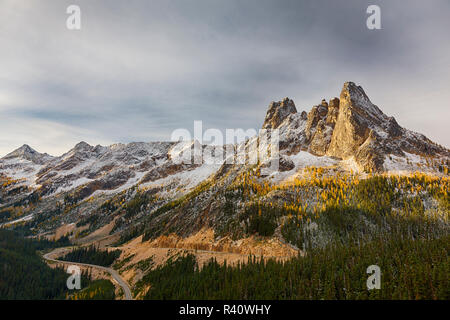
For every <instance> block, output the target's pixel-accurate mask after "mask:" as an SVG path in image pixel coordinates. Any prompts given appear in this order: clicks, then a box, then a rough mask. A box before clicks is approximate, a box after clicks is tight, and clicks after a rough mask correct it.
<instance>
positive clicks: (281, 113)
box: [263, 97, 297, 129]
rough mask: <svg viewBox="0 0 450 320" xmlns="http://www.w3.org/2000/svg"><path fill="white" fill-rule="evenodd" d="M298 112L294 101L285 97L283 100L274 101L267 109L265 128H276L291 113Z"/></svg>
mask: <svg viewBox="0 0 450 320" xmlns="http://www.w3.org/2000/svg"><path fill="white" fill-rule="evenodd" d="M293 113H297V109H296V108H295V104H294V101H292V100H291V99H289V98H287V97H286V98H284V99H283V100H282V101H277V102H275V101H272V102H271V103H270V105H269V108H268V109H267V113H266V118H265V119H264V124H263V129H276V128H278V126H279V125H280V124H281V123H282V122H283V121H284V119H286V118H287V117H288V116H289V115H290V114H293Z"/></svg>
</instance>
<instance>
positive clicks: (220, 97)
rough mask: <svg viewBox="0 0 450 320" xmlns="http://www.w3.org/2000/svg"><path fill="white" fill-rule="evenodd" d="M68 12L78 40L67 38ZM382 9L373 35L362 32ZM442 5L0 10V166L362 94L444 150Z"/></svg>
mask: <svg viewBox="0 0 450 320" xmlns="http://www.w3.org/2000/svg"><path fill="white" fill-rule="evenodd" d="M74 2H76V4H78V5H79V6H80V7H81V11H82V30H80V31H69V30H68V29H67V28H66V26H65V20H66V18H67V14H66V8H67V6H69V5H70V4H72V3H74ZM369 4H378V5H380V7H381V14H382V30H375V31H372V30H368V29H367V28H366V18H367V14H366V8H367V6H368V5H369ZM449 10H450V3H449V2H448V1H446V0H435V1H428V2H423V1H408V2H407V3H406V2H405V1H399V0H393V1H389V2H387V1H360V0H351V1H348V0H345V1H344V0H335V1H321V0H319V1H317V0H316V1H295V0H292V1H288V0H281V1H266V0H246V1H238V0H227V1H223V0H213V1H211V0H195V1H183V0H178V1H170V0H161V1H156V0H154V1H143V0H142V1H105V0H102V1H82V0H78V1H58V2H55V1H44V0H43V1H17V0H3V1H1V2H0V42H1V43H2V50H0V66H1V68H0V70H1V72H0V119H1V120H2V121H1V125H0V155H4V154H6V153H8V152H10V151H12V150H13V149H14V148H16V147H18V146H20V145H22V144H23V143H28V144H30V145H31V146H32V147H34V148H36V149H37V150H39V151H41V152H48V153H51V154H55V155H59V154H61V153H62V152H64V151H66V150H67V149H69V148H71V147H72V146H73V145H74V144H76V143H77V142H79V141H80V140H85V141H87V142H89V143H91V144H110V143H115V142H130V141H152V140H168V139H170V133H171V132H172V131H173V130H174V129H176V128H187V129H191V130H192V127H193V121H194V120H203V127H204V128H205V129H206V128H208V127H214V128H219V129H225V128H245V129H247V128H259V127H260V125H261V124H262V122H263V118H264V115H265V111H266V108H267V105H268V104H269V102H270V101H271V100H279V99H281V98H283V97H285V96H289V97H290V98H293V99H294V101H295V103H296V105H297V109H298V110H309V109H310V108H311V106H312V105H314V104H317V103H319V102H320V100H321V99H322V98H327V99H329V98H331V97H334V96H338V95H339V92H340V89H341V87H342V84H343V83H344V82H345V81H348V80H351V81H355V82H357V83H358V84H361V85H362V86H363V87H364V88H365V90H366V92H367V93H368V95H369V97H370V98H371V100H372V102H374V103H375V104H377V105H378V106H379V107H380V108H381V109H382V110H383V111H384V112H385V113H386V114H388V115H393V116H395V117H396V118H397V119H398V121H399V123H400V124H401V125H402V126H405V127H407V128H409V129H412V130H415V131H419V132H422V133H424V134H426V135H427V136H428V137H429V138H431V139H432V140H435V141H436V142H438V143H440V144H443V145H445V146H449V145H450V135H449V134H448V129H447V122H448V121H447V120H446V119H448V118H450V111H449V106H448V101H450V92H449V90H448V87H449V84H450V58H449V57H450V41H449V34H448V30H450V21H449V19H448V12H449Z"/></svg>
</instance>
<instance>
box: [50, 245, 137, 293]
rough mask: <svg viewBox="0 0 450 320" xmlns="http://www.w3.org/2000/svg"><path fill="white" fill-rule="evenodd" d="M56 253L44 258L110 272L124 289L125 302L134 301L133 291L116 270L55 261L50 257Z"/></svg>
mask: <svg viewBox="0 0 450 320" xmlns="http://www.w3.org/2000/svg"><path fill="white" fill-rule="evenodd" d="M53 253H55V250H54V251H52V252H49V253H46V254H44V255H43V258H44V259H45V260H47V261H52V262H56V263H62V264H71V265H72V264H73V265H79V266H85V267H91V268H97V269H100V270H102V271H106V272H108V273H109V274H110V275H111V276H112V277H113V279H114V280H115V281H117V283H118V284H119V285H120V286H121V287H122V289H123V292H124V293H125V300H133V297H132V295H131V290H130V287H129V286H128V283H127V282H126V281H125V280H123V279H122V277H121V276H120V275H119V274H118V273H117V271H116V270H114V269H112V268H107V267H102V266H98V265H95V264H88V263H79V262H70V261H62V260H57V259H53V258H50V256H51V255H52V254H53Z"/></svg>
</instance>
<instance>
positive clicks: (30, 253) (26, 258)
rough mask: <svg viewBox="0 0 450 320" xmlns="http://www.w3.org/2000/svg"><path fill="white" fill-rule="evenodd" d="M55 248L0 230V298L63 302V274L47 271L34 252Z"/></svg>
mask: <svg viewBox="0 0 450 320" xmlns="http://www.w3.org/2000/svg"><path fill="white" fill-rule="evenodd" d="M56 245H57V243H56V242H51V241H37V240H31V239H25V238H23V237H21V236H18V235H17V234H15V233H14V232H11V231H8V230H2V229H0V269H1V272H0V299H63V298H64V296H65V294H66V292H67V287H66V280H67V277H68V275H67V273H66V272H65V271H64V270H63V269H58V268H57V269H52V268H50V267H49V266H48V265H47V264H46V263H45V262H44V261H43V260H42V258H41V257H40V256H39V255H38V253H37V252H36V251H37V250H42V249H45V248H51V247H53V246H56Z"/></svg>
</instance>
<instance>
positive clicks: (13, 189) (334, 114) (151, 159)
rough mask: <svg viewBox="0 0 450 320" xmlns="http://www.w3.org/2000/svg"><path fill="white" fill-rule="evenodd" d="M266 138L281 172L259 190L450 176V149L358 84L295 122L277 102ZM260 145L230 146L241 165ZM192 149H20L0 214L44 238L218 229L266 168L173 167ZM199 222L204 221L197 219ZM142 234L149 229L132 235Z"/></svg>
mask: <svg viewBox="0 0 450 320" xmlns="http://www.w3.org/2000/svg"><path fill="white" fill-rule="evenodd" d="M262 128H263V129H267V130H269V131H271V130H274V129H277V130H279V150H280V153H279V157H280V158H279V164H280V165H279V169H278V171H276V172H273V173H272V174H270V175H268V176H263V175H259V176H258V181H259V182H260V183H268V184H271V185H277V184H283V183H285V182H286V181H292V180H294V179H296V178H298V177H300V176H301V175H302V172H304V170H305V169H307V168H310V167H320V168H326V169H327V171H328V172H329V174H330V175H336V174H343V173H351V174H358V175H359V176H361V177H366V176H368V175H372V174H408V173H412V172H415V171H420V172H425V173H428V174H432V175H437V176H445V175H447V174H448V166H449V163H450V151H449V150H448V149H447V148H445V147H443V146H440V145H438V144H436V143H434V142H432V141H431V140H429V139H428V138H427V137H425V136H424V135H422V134H419V133H416V132H413V131H410V130H408V129H406V128H403V127H401V126H400V125H399V124H398V123H397V121H396V120H395V119H394V118H393V117H389V116H387V115H385V114H384V113H383V112H382V111H381V110H380V108H378V107H377V106H376V105H374V104H373V103H372V102H371V101H370V99H369V98H368V96H367V95H366V93H365V92H364V90H363V89H362V88H361V87H360V86H357V85H356V84H354V83H353V82H346V83H345V84H344V86H343V88H342V91H341V93H340V97H339V98H337V97H335V98H332V99H331V100H329V102H327V101H326V100H325V99H324V100H322V101H321V102H320V103H319V104H318V105H316V106H313V107H312V109H311V110H310V111H309V112H306V111H302V112H298V111H297V109H296V106H295V103H294V101H292V100H291V99H289V98H284V99H283V100H281V101H278V102H271V103H270V105H269V107H268V109H267V113H266V117H265V120H264V123H263V125H262ZM260 141H261V136H260V135H257V136H254V137H250V138H248V139H247V140H246V141H244V142H242V143H240V144H236V145H234V146H233V148H234V150H235V151H236V153H235V154H234V155H233V156H234V157H244V158H245V152H248V150H252V148H253V147H254V146H255V145H257V144H259V143H260ZM196 143H198V142H196V141H179V142H148V143H145V142H134V143H129V144H114V145H110V146H107V147H105V146H100V145H97V146H91V145H89V144H87V143H86V142H80V143H78V144H77V145H76V146H75V147H74V148H72V149H71V150H69V151H68V152H66V153H64V154H63V155H61V156H58V157H55V156H50V155H48V154H46V153H45V154H42V153H39V152H37V151H35V150H34V149H32V148H31V147H30V146H28V145H23V146H22V147H20V148H19V149H17V150H15V151H13V152H11V153H9V154H8V155H6V156H5V157H3V158H1V160H0V177H1V180H2V182H3V187H2V189H1V190H0V210H3V211H4V212H6V210H9V211H8V212H9V213H8V215H6V214H5V216H4V218H3V222H4V223H5V222H8V223H10V222H11V221H14V220H16V219H18V221H21V222H23V221H34V222H28V223H31V224H32V228H33V230H34V231H35V232H38V233H51V232H54V231H55V229H57V228H58V227H61V226H63V225H67V224H70V223H72V224H74V223H78V224H80V221H84V220H86V219H89V217H97V218H95V219H94V218H91V219H92V221H94V220H95V223H91V224H90V230H91V231H93V230H95V229H97V228H100V227H102V226H105V225H106V224H108V223H111V221H113V220H114V222H115V228H114V230H113V231H112V233H114V232H117V233H118V234H121V233H122V234H123V233H124V232H125V230H131V229H132V230H138V231H134V232H135V233H134V235H137V234H139V233H141V234H142V233H143V232H144V231H143V230H157V232H156V233H155V234H156V235H159V234H162V233H164V232H165V233H167V232H169V231H170V232H172V231H174V232H176V233H177V234H180V235H185V236H186V235H190V234H193V233H195V232H196V231H199V230H201V229H202V228H209V227H217V226H218V225H220V224H221V223H222V222H221V220H223V216H222V213H219V212H222V211H223V204H224V203H225V202H226V201H225V200H223V199H221V197H222V196H223V194H224V192H225V190H227V189H229V188H230V186H232V185H233V184H236V182H237V181H239V179H242V177H243V176H245V174H247V173H248V172H249V170H250V171H252V172H257V171H258V170H260V169H261V168H262V167H264V166H266V165H267V161H269V160H270V159H266V160H267V161H266V162H264V161H263V162H260V163H258V164H256V165H254V164H253V165H251V164H238V163H236V164H228V163H225V162H221V163H215V164H210V163H207V161H203V162H202V163H199V164H195V163H179V161H176V158H177V156H179V154H180V152H181V151H182V150H185V149H186V148H191V149H193V148H194V145H195V144H196ZM201 147H202V148H207V147H208V146H205V145H204V146H201ZM223 148H225V146H223ZM204 160H205V159H204ZM258 172H259V171H258ZM142 192H144V193H145V195H146V196H145V199H146V200H145V201H142V203H141V204H140V207H139V208H137V209H136V211H137V212H138V213H136V214H130V213H129V211H127V207H124V206H123V205H112V206H110V207H111V208H110V210H109V211H108V210H106V211H105V210H103V209H102V208H104V207H105V203H106V204H107V203H109V202H114V201H116V200H117V199H120V201H121V202H122V204H123V203H124V202H125V204H126V203H128V202H129V201H131V200H132V199H135V198H136V194H141V193H142ZM219 194H220V195H221V196H220V197H219V196H218V195H219ZM186 198H187V199H195V201H193V203H191V205H190V206H187V207H185V209H184V210H183V211H182V212H181V211H180V212H178V213H176V214H175V213H174V216H173V217H172V218H171V220H170V219H169V220H170V223H169V222H168V221H166V220H164V221H163V220H162V219H163V217H164V216H165V215H162V216H160V217H158V216H157V215H155V214H154V213H155V212H157V213H158V214H159V213H160V212H162V211H164V213H165V214H167V213H166V211H167V212H176V208H175V207H176V205H174V204H173V202H174V201H181V200H182V199H186ZM120 201H119V202H120ZM168 205H169V207H168ZM170 205H173V208H171V207H170ZM8 208H9V209H8ZM11 208H13V209H11ZM124 209H125V210H124ZM158 210H159V211H158ZM199 212H204V213H203V215H204V216H202V217H199ZM99 213H100V214H99ZM127 213H128V216H126V215H127ZM153 215H154V216H155V217H154V218H152V219H150V220H155V221H154V222H149V221H147V220H148V219H149V218H148V217H153ZM24 217H25V218H26V219H24ZM175 217H176V218H175ZM116 220H117V221H119V222H117V221H116ZM120 221H122V222H120ZM164 223H165V224H166V225H167V226H166V225H164V226H163V225H162V224H164ZM141 224H142V225H145V226H146V227H145V228H144V227H142V226H141V228H137V229H136V226H137V225H141Z"/></svg>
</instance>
